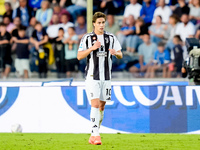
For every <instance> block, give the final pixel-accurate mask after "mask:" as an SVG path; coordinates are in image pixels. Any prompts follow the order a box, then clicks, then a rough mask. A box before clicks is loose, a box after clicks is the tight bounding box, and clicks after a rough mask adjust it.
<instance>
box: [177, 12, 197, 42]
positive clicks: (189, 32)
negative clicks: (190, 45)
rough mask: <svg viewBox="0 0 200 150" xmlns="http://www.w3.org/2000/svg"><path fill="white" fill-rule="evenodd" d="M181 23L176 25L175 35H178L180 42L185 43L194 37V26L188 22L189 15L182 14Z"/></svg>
mask: <svg viewBox="0 0 200 150" xmlns="http://www.w3.org/2000/svg"><path fill="white" fill-rule="evenodd" d="M181 21H182V22H181V23H179V24H178V26H177V28H176V31H175V34H177V35H180V37H181V40H182V41H183V42H185V39H186V38H189V37H194V35H195V26H194V24H193V23H191V22H189V15H188V14H183V15H182V16H181Z"/></svg>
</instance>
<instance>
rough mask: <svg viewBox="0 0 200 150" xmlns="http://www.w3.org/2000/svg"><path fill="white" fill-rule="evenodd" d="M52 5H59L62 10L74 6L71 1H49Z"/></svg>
mask: <svg viewBox="0 0 200 150" xmlns="http://www.w3.org/2000/svg"><path fill="white" fill-rule="evenodd" d="M49 1H50V2H51V3H52V4H56V3H57V4H59V5H60V7H61V8H66V7H68V6H70V5H72V1H71V0H49Z"/></svg>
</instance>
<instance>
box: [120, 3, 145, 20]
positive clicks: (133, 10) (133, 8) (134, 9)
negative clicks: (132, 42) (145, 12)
mask: <svg viewBox="0 0 200 150" xmlns="http://www.w3.org/2000/svg"><path fill="white" fill-rule="evenodd" d="M141 9H142V6H141V5H140V4H139V3H137V0H130V4H129V5H127V6H126V7H125V10H124V19H123V21H125V20H126V19H127V18H128V16H130V15H133V16H134V18H135V19H137V18H138V17H139V16H140V10H141Z"/></svg>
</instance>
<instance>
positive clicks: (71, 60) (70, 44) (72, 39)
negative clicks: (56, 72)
mask: <svg viewBox="0 0 200 150" xmlns="http://www.w3.org/2000/svg"><path fill="white" fill-rule="evenodd" d="M68 35H69V36H68V37H67V38H66V39H65V40H64V44H65V60H66V75H67V78H70V77H72V75H71V72H73V71H76V70H77V69H78V66H79V61H78V59H77V52H78V51H77V50H78V36H77V35H76V33H75V29H74V27H69V29H68Z"/></svg>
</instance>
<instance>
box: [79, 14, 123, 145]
mask: <svg viewBox="0 0 200 150" xmlns="http://www.w3.org/2000/svg"><path fill="white" fill-rule="evenodd" d="M92 22H93V26H94V31H93V32H91V33H87V34H85V35H84V36H83V38H82V40H81V43H80V46H79V49H78V54H77V58H78V60H81V59H83V58H86V57H87V66H86V81H85V83H86V93H87V97H88V99H89V100H91V112H90V120H91V125H92V126H91V136H90V138H89V143H90V144H94V145H101V144H102V143H101V137H100V135H99V128H100V125H101V123H102V120H103V116H104V108H105V104H106V101H110V100H111V68H112V56H115V57H116V58H118V59H121V58H122V57H123V55H122V52H121V46H120V44H119V42H118V40H117V38H116V37H115V36H114V35H113V34H111V33H108V32H106V31H104V28H105V22H106V15H105V14H104V13H101V12H96V13H95V14H94V15H93V19H92Z"/></svg>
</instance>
